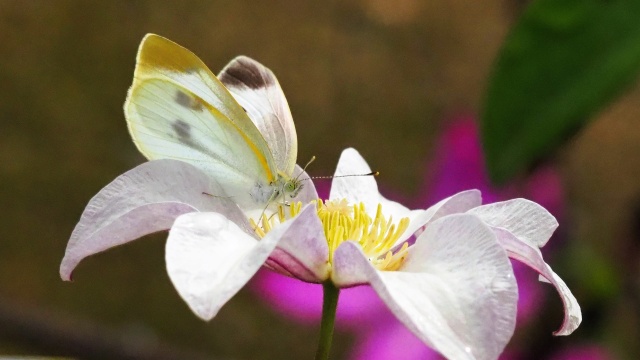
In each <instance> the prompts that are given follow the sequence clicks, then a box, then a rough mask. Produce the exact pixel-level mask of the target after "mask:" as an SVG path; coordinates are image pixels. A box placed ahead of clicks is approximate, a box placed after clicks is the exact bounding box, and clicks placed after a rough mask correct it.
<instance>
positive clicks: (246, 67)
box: [219, 56, 298, 176]
mask: <svg viewBox="0 0 640 360" xmlns="http://www.w3.org/2000/svg"><path fill="white" fill-rule="evenodd" d="M219 78H220V81H221V82H222V83H223V84H224V85H225V86H226V87H227V89H228V90H229V91H230V92H231V94H232V95H233V96H234V98H235V99H236V100H237V102H238V103H239V104H240V105H241V106H242V107H243V108H244V110H245V111H246V112H247V114H248V115H249V117H250V118H251V121H253V123H254V124H255V125H256V126H257V127H258V129H259V130H260V133H261V134H262V135H263V137H264V138H265V140H266V141H267V144H268V146H269V148H270V149H271V153H272V154H273V157H274V160H275V162H276V166H277V168H278V170H280V171H281V172H283V173H284V174H286V175H289V176H291V174H292V172H293V169H294V167H295V165H296V156H297V154H298V141H297V135H296V129H295V126H294V124H293V118H292V117H291V111H290V110H289V105H288V104H287V99H286V98H285V96H284V93H283V92H282V88H281V87H280V84H279V83H278V80H277V79H276V77H275V75H274V74H273V72H271V70H269V69H268V68H267V67H265V66H264V65H262V64H260V63H259V62H257V61H255V60H253V59H251V58H249V57H246V56H238V57H237V58H235V59H233V60H232V61H231V62H230V63H229V64H228V65H227V66H226V67H225V68H224V69H223V70H222V71H221V72H220V74H219Z"/></svg>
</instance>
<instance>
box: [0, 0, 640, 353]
mask: <svg viewBox="0 0 640 360" xmlns="http://www.w3.org/2000/svg"><path fill="white" fill-rule="evenodd" d="M521 6H522V2H521V1H513V0H511V1H506V0H492V1H484V2H469V1H462V0H455V1H449V0H437V1H429V2H424V1H420V0H398V1H394V2H389V1H385V0H359V1H340V2H339V1H330V2H315V1H297V0H290V1H285V0H283V1H275V2H249V1H189V2H162V1H150V0H147V1H135V2H131V1H124V0H118V1H110V2H95V1H81V0H76V1H73V0H57V1H52V2H49V1H25V2H20V1H10V0H1V1H0V53H1V54H2V58H1V59H0V93H1V94H2V95H3V98H2V100H1V101H0V205H2V209H3V211H2V217H1V218H0V228H2V236H0V245H1V250H0V302H2V303H7V304H12V305H11V306H13V307H15V308H16V309H18V308H20V309H23V308H24V309H29V308H37V309H40V310H44V311H47V312H55V313H57V314H61V315H62V316H63V317H64V316H66V317H69V318H70V319H71V318H77V319H86V320H87V321H91V322H93V323H95V324H98V326H102V327H105V328H107V329H110V330H112V331H113V332H115V333H117V334H119V335H120V336H122V337H127V338H133V339H135V338H138V337H139V338H143V339H146V342H147V343H149V342H153V341H156V342H158V343H164V344H172V345H175V346H176V347H178V348H181V349H190V350H193V351H195V352H198V353H204V354H209V355H211V357H213V358H237V359H282V358H308V357H309V354H312V353H313V352H314V351H315V344H316V340H317V331H318V329H317V328H316V327H305V326H302V325H299V324H294V323H292V322H290V321H288V320H287V319H285V318H282V317H279V316H278V315H276V314H275V313H274V312H272V311H270V310H269V309H268V308H266V306H264V305H263V304H262V303H261V302H260V301H259V299H257V298H255V297H254V296H253V295H252V294H251V293H250V292H249V291H246V290H243V291H241V293H240V294H239V295H238V296H236V297H234V298H233V299H232V300H231V301H230V302H229V303H228V304H227V305H225V307H224V308H223V309H222V311H221V312H220V314H219V315H218V316H217V317H216V318H215V319H214V320H213V321H211V322H209V323H204V322H202V321H200V320H199V319H197V318H196V317H195V316H194V315H193V314H192V313H191V312H190V311H189V310H188V308H187V306H186V305H185V304H184V303H183V302H182V300H181V299H180V298H179V296H178V295H177V294H176V292H175V290H174V289H173V287H172V286H171V284H170V282H169V279H168V277H167V275H166V271H165V268H164V255H163V252H164V251H163V247H164V238H165V235H164V234H158V235H154V236H150V237H147V238H145V239H141V240H139V241H136V242H133V243H131V244H128V245H126V246H124V247H122V248H118V249H113V250H110V251H108V252H105V253H104V254H100V255H97V256H94V257H93V258H90V259H87V260H86V261H84V262H83V263H82V264H81V265H80V267H79V268H78V269H77V271H76V272H75V281H74V282H73V283H63V282H62V281H60V279H59V277H58V266H59V262H60V260H61V258H62V254H63V252H64V248H65V246H66V242H67V240H68V237H69V234H70V233H71V230H72V229H73V226H74V225H75V223H76V221H77V220H78V218H79V216H80V214H81V212H82V210H83V208H84V206H85V205H86V203H87V202H88V200H89V199H90V198H91V196H93V195H94V194H95V193H96V192H97V191H98V190H99V189H100V188H101V187H102V186H104V185H106V184H107V183H108V182H109V181H111V180H112V179H113V178H115V177H116V176H117V175H119V174H121V173H123V172H125V171H126V170H128V169H130V168H132V167H134V166H135V165H136V164H139V163H140V162H142V161H144V159H143V158H142V156H141V155H139V154H138V153H137V151H136V149H135V146H134V145H133V144H132V142H131V141H130V139H129V135H128V133H127V131H126V126H125V122H124V117H123V114H122V103H123V101H124V98H125V94H126V90H127V88H128V86H129V85H130V83H131V80H132V73H133V66H134V61H135V53H136V49H137V46H138V44H139V41H140V39H141V38H142V36H143V35H144V34H145V33H147V32H155V33H158V34H160V35H163V36H166V37H168V38H170V39H172V40H174V41H176V42H178V43H180V44H182V45H184V46H186V47H187V48H189V49H190V50H192V51H193V52H195V53H196V54H198V55H199V56H200V57H201V58H202V59H203V60H204V61H205V63H207V64H209V65H210V67H211V69H212V70H214V71H215V72H217V71H218V70H219V69H221V68H222V67H223V66H224V65H225V64H226V63H227V61H229V60H230V59H231V58H233V57H234V56H236V55H238V54H246V55H249V56H252V57H254V58H256V59H258V60H259V61H260V62H262V63H264V64H265V65H267V66H269V67H270V68H271V69H272V70H273V71H274V73H275V74H276V75H277V76H278V79H279V81H280V83H281V85H282V86H283V88H284V91H285V94H286V95H287V98H288V100H289V104H290V107H291V109H292V112H293V116H294V119H295V121H296V127H297V130H298V136H299V142H300V146H299V148H300V152H299V158H300V159H304V160H306V159H309V158H310V157H311V155H316V156H318V160H317V161H316V162H315V163H314V164H313V168H312V169H311V171H310V172H311V173H312V174H314V175H326V174H330V173H332V172H333V167H334V166H335V162H336V160H337V157H338V154H339V153H340V151H341V150H342V149H343V148H344V147H347V146H353V147H356V148H357V149H359V150H360V151H361V152H362V153H363V155H364V156H365V158H367V159H368V161H369V162H370V164H371V165H372V167H374V168H376V169H377V170H379V171H380V172H381V174H382V175H381V176H380V177H379V181H380V182H381V183H382V184H383V187H384V188H387V189H394V190H396V192H398V193H399V194H400V195H404V196H405V197H412V196H415V195H417V192H418V191H419V190H420V188H419V184H420V183H421V182H422V176H423V174H424V172H425V166H428V164H429V161H430V155H429V154H430V150H431V147H432V143H433V139H434V138H435V137H436V135H437V133H438V129H440V128H441V125H442V122H443V121H446V119H447V117H448V116H449V115H454V114H459V113H464V112H470V113H475V112H477V110H478V107H479V104H480V100H481V99H482V94H483V92H484V88H485V87H486V81H487V78H488V74H489V71H490V65H491V63H492V62H493V61H494V58H495V54H496V52H497V50H498V48H499V46H500V44H501V43H502V41H503V38H504V36H505V34H506V33H507V31H508V29H509V28H510V26H511V24H512V23H513V22H514V21H515V19H517V16H518V15H519V12H520V10H521ZM639 104H640V90H639V89H638V87H637V86H636V87H634V88H633V90H632V91H631V92H630V93H629V94H628V95H627V96H626V97H625V98H624V99H622V100H621V101H619V102H617V103H616V104H615V105H614V106H612V107H611V108H610V109H608V110H607V111H605V112H604V113H603V114H601V115H600V116H599V117H598V119H597V120H596V121H594V122H593V123H592V124H591V125H590V126H587V127H586V128H585V130H584V131H583V132H581V133H580V134H579V135H578V136H577V138H575V139H574V140H573V141H572V142H571V143H570V144H568V145H566V146H565V147H564V148H563V149H562V151H561V152H560V154H559V155H558V157H557V158H556V159H555V160H556V163H557V164H558V166H559V168H560V169H561V171H562V172H563V174H564V179H565V185H566V186H567V189H568V191H569V195H570V203H569V206H570V210H571V217H570V219H568V220H567V221H566V222H565V223H563V224H562V225H561V229H562V231H563V232H565V234H567V237H568V238H569V243H568V244H560V245H558V248H559V249H561V250H562V251H558V252H557V254H556V256H555V258H554V259H552V260H551V263H552V265H553V266H554V268H555V269H556V270H557V272H558V273H559V274H561V275H562V276H563V277H565V279H566V280H567V283H568V284H569V286H571V287H572V289H574V291H575V292H576V295H577V297H578V299H579V300H580V301H581V303H583V304H584V305H585V321H584V324H583V326H582V327H581V329H580V330H578V332H577V333H576V334H574V335H572V336H571V337H568V338H554V337H552V336H551V335H550V333H551V331H552V330H553V329H554V326H556V325H557V323H558V321H559V319H560V318H559V316H560V315H559V307H560V304H559V301H558V300H557V299H555V298H553V297H552V296H553V294H552V293H551V292H550V293H549V295H550V298H551V299H552V300H551V301H549V307H550V309H551V310H550V312H549V314H543V316H541V323H540V324H539V326H538V327H536V328H535V329H533V330H530V331H526V332H520V333H516V336H515V338H514V340H513V343H514V344H515V345H522V344H529V345H528V346H533V345H541V346H543V347H548V348H549V349H551V348H561V347H564V346H568V345H570V344H572V343H579V342H585V341H590V342H591V341H592V342H595V343H600V344H604V345H606V346H608V347H610V348H612V349H614V350H615V351H617V352H619V353H620V354H622V355H621V356H624V357H627V358H636V357H637V356H639V355H638V354H640V350H639V349H638V344H635V345H634V344H630V341H624V340H620V338H621V336H623V337H630V338H631V339H637V338H640V337H639V336H638V331H639V330H638V329H639V328H640V327H639V326H640V325H639V324H638V321H636V320H635V319H637V318H638V308H639V306H638V289H639V288H640V287H639V284H638V282H637V280H635V279H638V278H640V277H639V276H638V275H640V269H639V268H638V263H639V261H638V259H639V258H640V256H639V255H638V243H639V241H640V240H639V239H638V238H639V237H640V236H638V235H637V234H636V235H633V233H632V228H631V226H630V224H631V223H632V222H631V221H632V220H630V219H634V218H633V217H632V216H631V215H630V214H631V213H632V212H631V211H632V209H635V208H636V206H637V204H638V203H640V184H639V180H638V179H640V157H638V156H637V154H639V153H640V132H639V131H638V128H637V124H638V123H637V118H638V116H639V115H640V105H639ZM398 159H401V161H398ZM635 219H636V220H635V221H636V222H637V218H635ZM575 247H577V248H581V247H588V248H589V249H591V250H590V251H591V254H593V255H594V256H596V257H598V258H599V259H600V260H599V261H600V262H601V263H602V264H607V265H606V266H607V267H608V270H609V271H610V272H611V273H610V274H608V275H607V276H608V277H611V278H613V279H615V281H617V283H618V284H619V286H616V287H614V288H612V289H609V288H607V289H606V291H608V292H612V293H607V294H606V296H603V295H599V294H594V292H596V293H597V292H599V291H600V290H598V287H593V286H590V285H591V282H590V277H592V276H596V275H591V274H589V277H585V274H588V273H587V272H586V271H585V269H587V268H588V267H589V266H590V260H588V259H586V258H585V257H578V254H580V252H578V251H575V252H574V251H572V249H573V248H575ZM560 265H562V266H560ZM612 267H613V268H612ZM592 270H593V269H592ZM593 271H597V270H593ZM565 274H567V275H566V276H565ZM603 281H609V280H606V278H605V280H603ZM590 299H597V301H596V300H594V301H590ZM71 327H75V325H71ZM12 330H13V329H10V328H2V324H0V353H5V354H12V353H20V354H45V355H66V353H65V352H64V351H61V350H58V351H57V352H56V351H55V350H50V349H53V348H52V347H48V348H47V347H44V346H43V342H42V339H37V338H33V337H25V338H20V339H17V338H16V337H15V336H13V337H12V336H10V334H11V333H12ZM349 342H350V338H349V335H348V334H344V333H338V334H336V338H335V354H336V357H335V358H336V359H341V358H345V356H346V355H344V354H345V353H346V352H345V351H346V349H348V346H349ZM43 349H49V350H43Z"/></svg>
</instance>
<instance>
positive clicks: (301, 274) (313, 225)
mask: <svg viewBox="0 0 640 360" xmlns="http://www.w3.org/2000/svg"><path fill="white" fill-rule="evenodd" d="M267 237H278V238H280V239H281V240H280V242H279V244H278V247H277V248H276V249H275V250H274V251H273V253H272V254H271V255H270V256H269V260H268V261H267V265H268V266H269V267H271V268H272V269H274V270H275V271H278V272H280V273H282V274H285V275H288V276H292V277H295V278H297V279H300V280H303V281H307V282H322V281H324V280H326V279H327V278H328V276H329V270H330V267H329V246H328V245H327V240H326V238H325V236H324V230H323V228H322V223H321V222H320V219H319V218H318V215H317V212H316V205H315V204H309V205H307V206H306V207H305V208H303V209H302V211H301V212H300V214H298V216H296V217H295V218H293V219H290V220H288V221H285V222H284V223H282V224H280V225H278V226H276V227H275V228H273V229H272V230H271V231H270V232H269V233H268V234H267ZM263 241H264V239H263Z"/></svg>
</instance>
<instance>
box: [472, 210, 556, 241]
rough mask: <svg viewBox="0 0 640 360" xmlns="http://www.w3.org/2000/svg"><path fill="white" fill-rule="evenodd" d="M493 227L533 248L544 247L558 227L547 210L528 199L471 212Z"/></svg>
mask: <svg viewBox="0 0 640 360" xmlns="http://www.w3.org/2000/svg"><path fill="white" fill-rule="evenodd" d="M469 213H471V214H475V215H478V216H479V217H480V218H481V219H482V220H483V221H484V222H485V223H487V224H488V225H490V226H493V227H499V228H503V229H506V230H508V231H509V232H510V233H512V234H513V235H515V236H516V237H517V238H518V239H520V240H521V241H524V242H526V243H528V244H529V245H531V246H536V247H543V246H544V245H545V244H546V243H547V241H548V240H549V238H550V237H551V235H552V234H553V232H554V231H555V230H556V228H557V227H558V221H556V218H555V217H553V215H551V214H550V213H549V212H548V211H547V210H546V209H545V208H543V207H542V206H540V205H538V204H536V203H535V202H533V201H529V200H526V199H512V200H508V201H502V202H497V203H493V204H487V205H483V206H479V207H477V208H475V209H472V210H470V211H469Z"/></svg>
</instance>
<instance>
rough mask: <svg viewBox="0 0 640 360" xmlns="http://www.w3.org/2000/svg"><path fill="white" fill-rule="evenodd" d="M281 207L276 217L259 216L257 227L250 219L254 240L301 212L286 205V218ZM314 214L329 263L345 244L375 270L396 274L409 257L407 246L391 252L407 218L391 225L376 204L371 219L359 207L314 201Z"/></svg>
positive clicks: (300, 207) (362, 205) (404, 228)
mask: <svg viewBox="0 0 640 360" xmlns="http://www.w3.org/2000/svg"><path fill="white" fill-rule="evenodd" d="M285 206H287V205H279V206H278V211H277V215H278V216H277V217H275V216H272V217H271V218H268V217H267V216H266V215H265V214H263V215H262V218H261V219H258V222H257V223H259V224H260V226H258V225H257V223H256V221H254V220H253V219H251V226H253V228H254V229H255V231H256V234H257V235H258V236H260V237H264V236H265V235H266V233H268V232H269V231H270V230H271V229H272V228H273V227H274V226H275V225H276V224H277V223H281V222H283V221H285V220H287V219H289V218H292V217H295V216H297V215H298V214H299V213H300V210H301V209H302V203H300V202H297V203H292V204H289V205H288V207H289V214H286V213H285ZM316 211H317V213H318V217H319V218H320V221H321V222H322V227H323V229H324V234H325V236H326V238H327V245H328V246H329V262H330V263H331V262H333V253H334V251H335V250H336V249H337V248H338V246H340V244H342V243H343V242H345V241H355V242H357V243H359V244H360V246H361V247H362V251H363V252H364V253H365V255H366V256H367V257H368V258H369V261H370V262H371V263H372V265H373V266H375V267H376V268H378V269H379V270H386V271H394V270H398V269H399V268H400V266H401V265H402V263H403V262H404V260H405V259H406V257H407V255H408V253H409V252H408V249H409V244H408V243H404V244H403V245H402V247H400V249H397V248H396V249H397V250H395V251H394V245H395V244H396V242H397V241H398V239H399V238H400V236H402V234H403V233H404V231H405V230H406V229H407V227H408V226H409V218H402V219H400V221H399V222H397V223H394V222H393V218H392V217H389V218H385V217H384V215H383V213H382V205H381V204H378V207H377V209H376V214H375V217H374V218H373V219H372V218H371V217H370V216H369V215H368V214H367V211H366V209H365V206H364V204H363V203H359V204H355V205H349V204H348V202H347V201H346V200H345V199H342V200H340V201H337V200H332V201H325V202H323V201H322V200H320V199H318V200H317V201H316ZM286 215H288V216H286Z"/></svg>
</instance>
